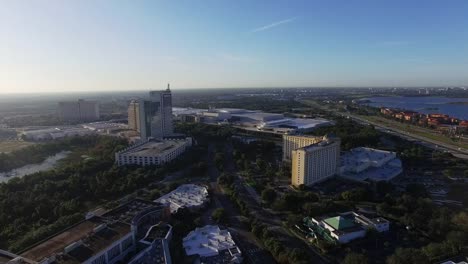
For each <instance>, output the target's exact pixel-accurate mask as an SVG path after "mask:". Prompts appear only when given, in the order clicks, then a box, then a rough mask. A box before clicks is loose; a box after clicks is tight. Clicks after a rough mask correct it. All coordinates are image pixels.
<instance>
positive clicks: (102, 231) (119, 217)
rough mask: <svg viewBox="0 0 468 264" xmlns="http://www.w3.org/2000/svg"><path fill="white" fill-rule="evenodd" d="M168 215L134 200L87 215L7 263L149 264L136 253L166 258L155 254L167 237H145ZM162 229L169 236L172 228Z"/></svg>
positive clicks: (151, 204) (165, 209) (162, 208)
mask: <svg viewBox="0 0 468 264" xmlns="http://www.w3.org/2000/svg"><path fill="white" fill-rule="evenodd" d="M169 214H170V212H169V208H168V207H166V206H162V205H160V204H158V203H154V202H150V201H145V200H141V199H133V200H130V201H128V202H126V203H124V204H122V205H121V206H119V207H117V208H115V209H113V210H111V211H109V212H106V213H104V214H102V215H100V216H98V215H95V214H94V213H88V214H87V215H86V218H85V219H84V220H82V221H81V222H79V223H77V224H74V225H72V226H70V227H68V228H67V229H65V230H63V231H61V232H59V233H57V234H54V235H52V236H51V237H49V238H48V239H45V240H43V241H40V242H38V243H36V244H35V245H33V246H32V247H30V248H28V249H26V250H25V251H23V252H20V253H18V254H15V255H9V257H13V259H11V260H9V261H8V262H7V263H12V264H13V263H57V264H60V263H87V264H114V263H127V261H126V260H127V258H128V257H133V258H132V259H133V261H132V263H149V262H142V261H140V260H141V258H146V257H147V256H148V254H140V255H138V253H139V252H141V251H146V252H148V253H150V255H152V256H154V255H158V254H159V255H160V254H163V256H166V255H167V254H166V253H163V252H162V251H161V250H159V251H158V247H157V244H156V243H158V242H160V241H161V240H162V239H166V238H170V236H167V235H163V236H164V237H163V236H162V235H161V236H160V235H155V236H150V237H148V234H150V233H151V230H153V228H156V227H155V226H158V225H160V222H161V220H167V219H168V217H169ZM164 230H167V233H169V232H170V231H171V230H172V229H171V228H169V229H168V228H165V229H164ZM158 239H159V240H158ZM141 241H146V242H147V243H141ZM163 246H164V245H163ZM162 249H163V248H162ZM166 252H168V250H166ZM0 253H1V252H0ZM3 255H7V254H3ZM135 255H137V256H135ZM164 259H165V260H166V259H167V260H168V261H165V262H158V263H170V256H167V257H165V258H164ZM151 263H157V262H151Z"/></svg>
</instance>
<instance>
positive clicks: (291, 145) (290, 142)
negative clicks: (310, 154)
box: [283, 135, 323, 161]
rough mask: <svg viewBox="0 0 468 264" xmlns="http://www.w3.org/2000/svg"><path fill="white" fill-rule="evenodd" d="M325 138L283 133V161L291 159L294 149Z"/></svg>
mask: <svg viewBox="0 0 468 264" xmlns="http://www.w3.org/2000/svg"><path fill="white" fill-rule="evenodd" d="M322 140H323V137H315V136H304V135H283V161H291V155H292V151H293V150H296V149H298V148H302V147H305V146H309V145H312V144H315V143H318V142H320V141H322Z"/></svg>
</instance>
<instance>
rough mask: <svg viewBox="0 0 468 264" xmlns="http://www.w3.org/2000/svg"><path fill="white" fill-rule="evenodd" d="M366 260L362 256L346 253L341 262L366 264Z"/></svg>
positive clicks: (365, 257)
mask: <svg viewBox="0 0 468 264" xmlns="http://www.w3.org/2000/svg"><path fill="white" fill-rule="evenodd" d="M367 263H368V259H367V256H366V255H364V254H359V253H354V252H351V253H348V254H347V255H346V257H345V258H344V260H343V264H367Z"/></svg>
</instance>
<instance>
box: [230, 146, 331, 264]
mask: <svg viewBox="0 0 468 264" xmlns="http://www.w3.org/2000/svg"><path fill="white" fill-rule="evenodd" d="M232 151H233V147H232V145H231V144H229V143H227V144H226V153H225V168H226V169H227V170H228V171H229V172H230V173H232V174H233V175H236V176H237V177H236V183H237V184H236V186H237V191H238V194H239V197H241V199H243V201H244V202H245V203H246V204H247V206H248V207H249V208H250V212H251V214H253V215H255V216H256V217H257V219H258V220H260V221H261V222H263V223H265V224H268V225H269V229H270V230H275V232H278V233H281V234H283V237H284V238H285V239H287V241H288V243H289V245H291V246H292V247H304V246H307V248H308V249H310V251H309V252H310V253H311V254H310V256H311V259H310V263H317V264H321V263H329V261H328V260H327V259H325V258H324V257H322V256H321V255H320V254H318V252H317V251H316V250H315V248H313V247H311V246H310V245H309V244H307V243H305V242H304V241H303V240H301V239H299V238H297V237H296V236H294V235H291V234H290V233H289V231H288V230H286V228H284V227H283V225H282V220H281V218H280V217H279V216H278V215H277V214H276V213H275V212H274V211H272V210H271V209H267V208H264V207H263V206H262V204H261V197H260V196H259V195H258V193H257V192H256V191H255V189H253V188H252V187H251V186H249V185H248V184H247V183H246V182H245V180H244V178H243V177H241V176H240V174H239V173H238V172H237V170H236V167H235V165H234V164H235V162H234V159H233V157H232Z"/></svg>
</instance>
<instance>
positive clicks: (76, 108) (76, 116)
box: [58, 99, 100, 122]
mask: <svg viewBox="0 0 468 264" xmlns="http://www.w3.org/2000/svg"><path fill="white" fill-rule="evenodd" d="M58 116H59V119H60V120H62V121H81V122H87V121H95V120H98V119H99V118H100V116H99V103H98V102H96V101H85V100H82V99H80V100H78V101H73V102H59V103H58Z"/></svg>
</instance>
